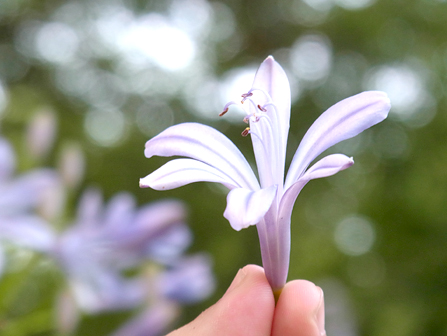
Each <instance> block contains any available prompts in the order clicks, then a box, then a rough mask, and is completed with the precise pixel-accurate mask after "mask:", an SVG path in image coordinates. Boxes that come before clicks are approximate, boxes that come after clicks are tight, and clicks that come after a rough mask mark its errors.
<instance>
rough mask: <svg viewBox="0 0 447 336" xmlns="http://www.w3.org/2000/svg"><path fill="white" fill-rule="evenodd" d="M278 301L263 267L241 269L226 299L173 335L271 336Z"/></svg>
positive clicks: (222, 299)
mask: <svg viewBox="0 0 447 336" xmlns="http://www.w3.org/2000/svg"><path fill="white" fill-rule="evenodd" d="M274 310H275V301H274V298H273V293H272V290H271V288H270V285H269V283H268V281H267V279H266V277H265V273H264V270H263V269H262V267H259V266H255V265H248V266H245V267H244V268H242V269H240V270H239V272H238V273H237V275H236V277H235V278H234V280H233V282H232V283H231V285H230V287H229V288H228V290H227V291H226V293H225V294H224V296H223V297H222V298H221V299H220V300H219V301H218V302H217V303H216V304H214V305H213V306H211V307H210V308H208V309H207V310H205V311H204V312H203V313H202V314H200V315H199V316H198V317H197V318H196V319H195V320H194V321H192V322H191V323H189V324H187V325H185V326H184V327H182V328H180V329H178V330H176V331H174V332H172V333H171V334H169V336H189V335H191V336H192V335H194V336H208V335H213V336H227V335H234V336H239V335H241V336H270V331H271V326H272V322H273V313H274Z"/></svg>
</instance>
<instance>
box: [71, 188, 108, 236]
mask: <svg viewBox="0 0 447 336" xmlns="http://www.w3.org/2000/svg"><path fill="white" fill-rule="evenodd" d="M102 207H103V200H102V195H101V192H100V191H99V190H98V189H96V188H89V189H87V190H86V191H84V193H83V194H82V196H81V198H80V200H79V204H78V209H77V216H76V219H77V223H76V225H79V226H83V227H86V228H87V227H95V226H97V225H99V223H100V221H101V215H102Z"/></svg>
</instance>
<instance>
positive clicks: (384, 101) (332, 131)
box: [285, 91, 391, 189]
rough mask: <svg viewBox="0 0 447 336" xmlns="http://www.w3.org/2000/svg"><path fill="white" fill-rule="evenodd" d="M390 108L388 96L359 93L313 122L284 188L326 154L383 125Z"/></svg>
mask: <svg viewBox="0 0 447 336" xmlns="http://www.w3.org/2000/svg"><path fill="white" fill-rule="evenodd" d="M390 107H391V105H390V100H389V99H388V97H387V95H386V94H385V93H384V92H379V91H367V92H363V93H359V94H357V95H355V96H352V97H349V98H346V99H344V100H342V101H341V102H339V103H337V104H335V105H334V106H332V107H330V108H329V109H328V110H327V111H326V112H324V113H323V114H322V115H321V116H320V117H319V118H318V119H317V120H316V121H315V122H314V123H313V125H312V126H311V127H310V128H309V130H308V131H307V133H306V135H305V136H304V138H303V140H302V141H301V143H300V145H299V147H298V149H297V151H296V153H295V156H294V157H293V160H292V163H291V164H290V168H289V172H288V174H287V178H286V182H285V189H287V188H289V187H290V186H291V185H292V184H293V183H295V182H296V181H297V180H298V179H299V178H300V177H301V176H302V175H303V173H304V171H305V169H306V168H307V167H308V165H309V164H310V163H311V162H312V161H313V160H314V159H315V158H316V157H317V156H318V155H320V154H321V153H322V152H323V151H325V150H326V149H328V148H329V147H331V146H333V145H335V144H336V143H338V142H340V141H343V140H346V139H349V138H352V137H354V136H356V135H357V134H359V133H361V132H362V131H364V130H365V129H367V128H369V127H371V126H373V125H375V124H377V123H379V122H381V121H382V120H384V119H385V118H386V117H387V115H388V111H389V110H390Z"/></svg>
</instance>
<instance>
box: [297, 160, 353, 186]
mask: <svg viewBox="0 0 447 336" xmlns="http://www.w3.org/2000/svg"><path fill="white" fill-rule="evenodd" d="M353 164H354V160H353V159H352V157H351V158H350V157H347V156H346V155H344V154H331V155H328V156H325V157H324V158H322V159H321V160H320V161H318V162H317V163H315V164H314V165H313V166H312V167H310V168H309V169H308V170H307V171H306V172H305V173H304V175H303V176H302V177H301V178H300V180H307V181H310V180H314V179H317V178H322V177H328V176H332V175H334V174H337V173H338V172H339V171H341V170H345V169H347V168H349V167H351V166H352V165H353Z"/></svg>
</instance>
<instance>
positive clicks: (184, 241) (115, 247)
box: [0, 189, 214, 313]
mask: <svg viewBox="0 0 447 336" xmlns="http://www.w3.org/2000/svg"><path fill="white" fill-rule="evenodd" d="M185 217H186V210H185V207H184V205H183V204H182V203H181V202H179V201H175V200H164V201H158V202H154V203H152V204H149V205H145V206H142V207H137V206H136V204H135V200H134V198H133V197H132V196H131V195H130V194H128V193H119V194H117V195H115V196H114V197H113V198H112V199H111V200H110V201H109V202H108V203H107V204H103V201H102V197H101V195H100V193H99V192H98V191H97V190H95V189H90V190H88V191H87V192H85V193H84V194H83V197H82V198H81V200H80V203H79V207H78V213H77V217H76V221H75V222H74V223H73V224H72V225H70V226H69V227H68V228H67V229H66V230H65V231H63V232H61V233H58V232H56V230H54V229H53V228H52V227H51V226H50V225H49V224H48V223H47V222H46V221H44V220H39V219H38V218H34V217H30V218H29V220H28V221H23V220H22V221H16V222H14V221H9V222H0V239H5V240H8V241H11V242H13V243H15V244H18V245H21V246H24V247H27V248H31V249H33V250H36V251H39V252H42V253H44V254H45V255H47V256H49V257H50V258H52V259H53V260H55V261H56V262H57V264H58V265H59V267H60V268H61V270H62V271H63V272H64V273H65V274H66V278H67V282H68V284H69V286H70V288H71V290H72V293H73V296H74V300H75V302H76V304H77V305H78V307H79V308H80V309H81V310H83V311H85V312H88V313H98V312H102V311H107V310H118V309H129V308H134V307H137V306H140V305H143V304H144V303H145V301H146V300H147V297H148V295H149V296H152V295H155V294H156V295H157V296H165V297H166V298H168V299H170V300H173V301H178V302H183V301H184V296H185V295H186V296H188V295H189V297H190V298H191V300H192V301H194V300H201V299H203V298H204V295H205V296H206V295H209V294H210V292H211V290H210V289H212V287H213V284H214V279H213V277H212V272H211V263H210V261H209V260H208V259H206V258H202V257H199V256H196V258H202V259H201V260H200V262H199V261H198V263H199V264H200V265H201V267H202V268H201V272H196V274H195V275H196V276H197V277H198V278H200V279H197V280H195V281H196V282H194V281H192V278H191V277H189V278H187V279H188V281H189V284H188V285H185V284H184V283H182V282H181V281H180V280H179V279H180V278H181V277H182V276H183V275H182V274H181V272H177V277H178V282H177V283H176V284H177V285H178V286H182V289H186V290H187V291H188V293H186V292H181V290H177V291H176V289H175V288H173V286H172V282H173V281H171V274H172V273H173V272H174V271H175V270H177V269H178V268H181V266H180V265H181V263H182V262H185V263H186V264H188V263H191V261H190V259H189V258H193V257H188V258H187V257H185V256H184V252H185V250H186V248H188V247H189V245H190V243H191V232H190V230H189V228H188V227H187V225H186V224H185V222H184V220H185ZM144 263H149V264H154V265H158V266H157V267H156V270H157V272H156V274H154V275H153V279H152V280H151V281H152V283H154V284H155V283H156V284H157V285H154V286H152V287H148V284H147V281H146V280H147V279H146V278H145V277H144V276H139V275H138V276H135V277H130V278H129V277H126V276H124V274H123V272H124V271H126V270H128V269H134V268H138V267H139V266H141V265H142V264H144ZM198 267H199V266H198ZM183 278H185V277H184V276H183ZM159 279H164V282H163V281H160V280H159ZM197 281H199V282H197ZM195 283H198V284H199V287H200V288H199V289H198V288H197V286H194V284H195ZM180 292H181V293H180Z"/></svg>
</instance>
